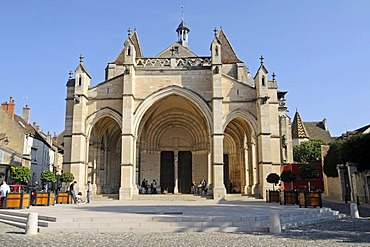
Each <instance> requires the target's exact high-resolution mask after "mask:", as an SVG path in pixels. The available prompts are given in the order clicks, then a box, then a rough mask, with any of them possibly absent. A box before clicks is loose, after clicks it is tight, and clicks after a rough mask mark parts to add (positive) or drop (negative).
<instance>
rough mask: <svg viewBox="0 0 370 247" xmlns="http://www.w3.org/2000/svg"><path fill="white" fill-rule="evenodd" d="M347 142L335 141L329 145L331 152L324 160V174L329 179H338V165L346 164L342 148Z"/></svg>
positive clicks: (329, 151)
mask: <svg viewBox="0 0 370 247" xmlns="http://www.w3.org/2000/svg"><path fill="white" fill-rule="evenodd" d="M344 142H345V141H343V140H335V141H333V142H331V143H330V144H329V150H328V153H327V154H326V156H325V158H324V173H325V175H326V176H328V177H338V170H337V165H339V164H344V163H345V161H344V159H343V157H342V156H343V155H342V148H343V144H344Z"/></svg>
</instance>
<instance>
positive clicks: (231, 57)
mask: <svg viewBox="0 0 370 247" xmlns="http://www.w3.org/2000/svg"><path fill="white" fill-rule="evenodd" d="M218 40H219V41H220V42H221V62H222V63H226V64H230V63H241V62H242V61H240V60H239V58H238V57H237V56H236V53H235V51H234V49H233V48H232V46H231V44H230V42H229V40H228V39H227V37H226V35H225V33H224V31H223V30H222V29H221V30H220V31H219V32H218Z"/></svg>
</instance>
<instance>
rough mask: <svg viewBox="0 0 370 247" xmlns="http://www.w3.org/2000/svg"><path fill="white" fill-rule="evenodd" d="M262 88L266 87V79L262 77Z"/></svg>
mask: <svg viewBox="0 0 370 247" xmlns="http://www.w3.org/2000/svg"><path fill="white" fill-rule="evenodd" d="M262 86H265V77H264V76H262Z"/></svg>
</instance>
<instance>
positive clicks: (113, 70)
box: [105, 28, 143, 80]
mask: <svg viewBox="0 0 370 247" xmlns="http://www.w3.org/2000/svg"><path fill="white" fill-rule="evenodd" d="M127 32H128V37H127V39H126V40H125V43H124V47H123V49H122V50H121V52H120V53H119V54H118V56H117V58H116V59H115V60H114V61H113V62H111V63H108V65H107V67H106V69H105V80H109V79H111V78H113V77H115V76H118V75H120V74H123V73H124V69H125V68H124V65H125V64H134V63H135V62H136V61H135V60H136V58H141V57H143V52H142V50H141V46H140V43H139V37H138V34H137V32H136V30H134V32H133V33H132V30H131V28H129V29H128V30H127Z"/></svg>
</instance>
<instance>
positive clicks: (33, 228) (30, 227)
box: [26, 213, 39, 235]
mask: <svg viewBox="0 0 370 247" xmlns="http://www.w3.org/2000/svg"><path fill="white" fill-rule="evenodd" d="M38 221H39V214H38V213H28V217H27V225H26V235H31V234H37V230H38Z"/></svg>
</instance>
